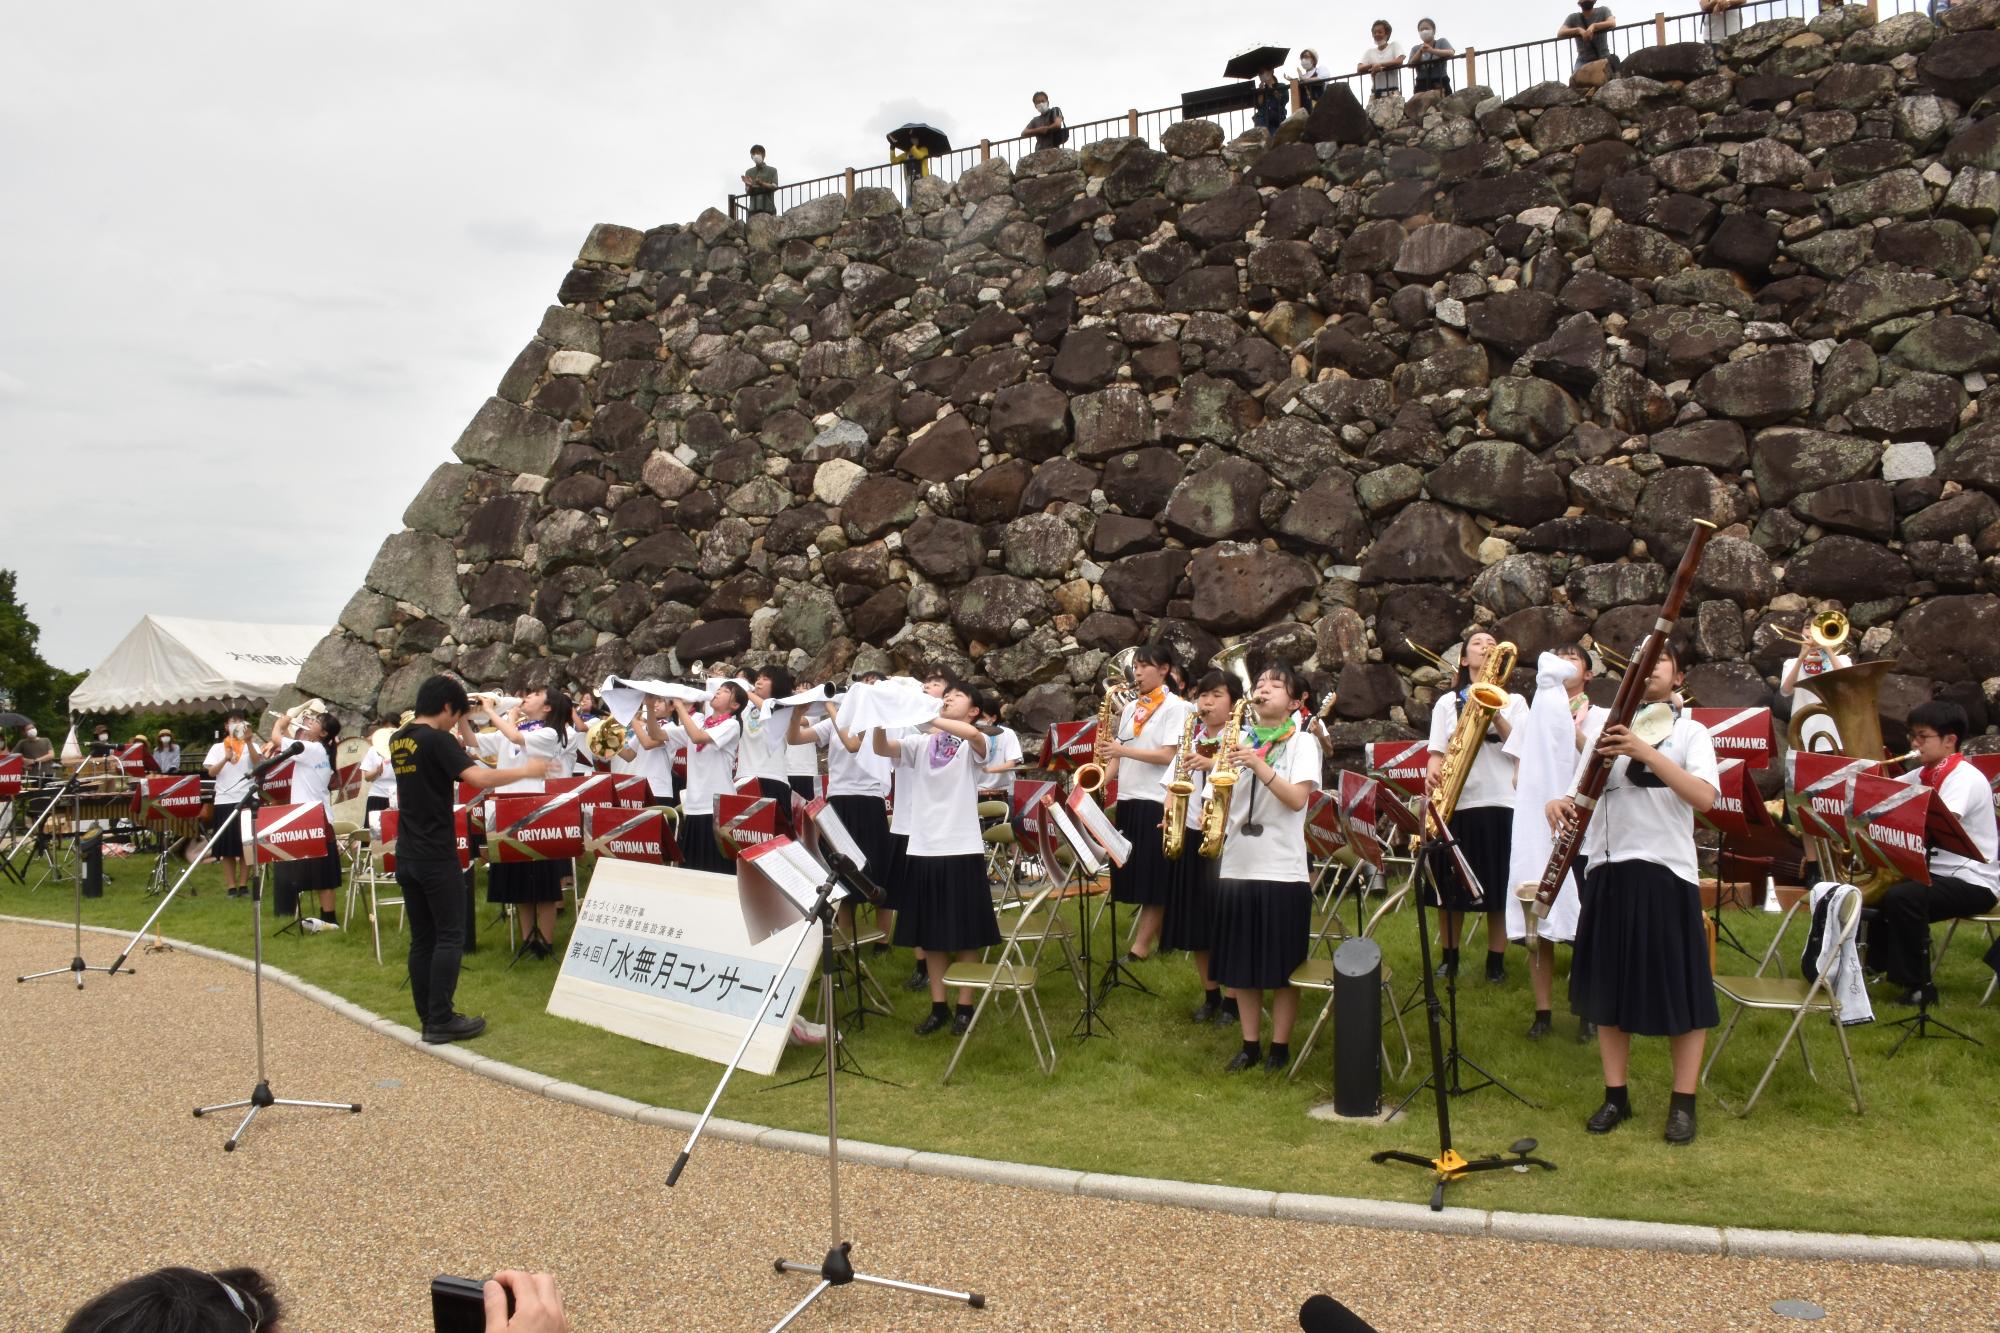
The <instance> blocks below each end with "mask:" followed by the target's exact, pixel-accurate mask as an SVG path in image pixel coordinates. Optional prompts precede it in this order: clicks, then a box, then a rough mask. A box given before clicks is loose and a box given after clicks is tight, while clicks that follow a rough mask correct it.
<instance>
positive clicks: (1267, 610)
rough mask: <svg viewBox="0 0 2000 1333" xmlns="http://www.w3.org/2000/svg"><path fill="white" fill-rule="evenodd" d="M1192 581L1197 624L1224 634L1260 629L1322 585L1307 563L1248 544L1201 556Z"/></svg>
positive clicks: (1202, 552)
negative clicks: (1259, 627)
mask: <svg viewBox="0 0 2000 1333" xmlns="http://www.w3.org/2000/svg"><path fill="white" fill-rule="evenodd" d="M1188 577H1189V580H1190V582H1192V584H1193V585H1194V618H1195V621H1196V623H1198V624H1200V625H1201V626H1203V627H1204V628H1206V629H1210V630H1213V631H1215V632H1216V633H1218V634H1230V633H1235V632H1238V631H1241V630H1246V629H1255V628H1257V627H1258V626H1260V625H1263V624H1264V623H1266V622H1267V621H1268V620H1270V619H1271V617H1273V616H1275V615H1277V614H1279V613H1280V612H1282V611H1284V610H1285V609H1286V608H1288V607H1290V606H1291V605H1292V603H1294V602H1296V601H1298V599H1299V598H1301V597H1303V596H1305V595H1306V594H1307V593H1309V592H1311V591H1312V590H1313V589H1314V588H1316V587H1318V586H1319V575H1318V574H1317V573H1316V572H1315V571H1314V569H1313V567H1312V566H1311V565H1309V564H1307V563H1306V562H1305V561H1304V560H1301V559H1299V557H1297V556H1295V555H1285V554H1281V553H1279V552H1275V551H1267V550H1265V549H1264V548H1263V547H1261V546H1255V545H1251V544H1249V543H1246V542H1218V543H1216V544H1215V545H1213V546H1207V547H1204V548H1202V549H1201V550H1200V551H1197V552H1196V553H1195V556H1194V559H1193V561H1192V562H1191V563H1190V566H1189V569H1188Z"/></svg>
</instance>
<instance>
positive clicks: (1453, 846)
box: [1369, 800, 1556, 1212]
mask: <svg viewBox="0 0 2000 1333" xmlns="http://www.w3.org/2000/svg"><path fill="white" fill-rule="evenodd" d="M1420 809H1421V813H1422V816H1423V817H1424V827H1425V829H1426V830H1430V829H1433V828H1434V829H1435V830H1436V834H1435V836H1436V837H1438V838H1440V839H1441V840H1442V841H1443V843H1444V845H1445V846H1446V847H1447V848H1448V849H1450V851H1451V855H1452V859H1453V860H1454V861H1455V862H1456V863H1457V865H1458V870H1459V873H1460V874H1461V875H1463V876H1465V880H1466V883H1467V884H1477V883H1478V880H1477V879H1476V878H1474V877H1473V874H1472V868H1471V867H1470V866H1468V865H1467V864H1466V863H1465V857H1464V856H1463V855H1462V854H1461V853H1460V851H1459V848H1458V842H1457V840H1456V839H1454V838H1453V837H1452V836H1451V830H1450V829H1448V828H1446V827H1445V826H1444V822H1443V821H1442V820H1439V819H1438V818H1437V817H1436V811H1435V809H1434V808H1433V807H1432V805H1431V803H1430V802H1429V801H1428V800H1426V801H1424V802H1423V804H1422V806H1421V807H1420ZM1432 836H1433V835H1432V834H1431V833H1430V832H1428V831H1427V832H1426V833H1425V834H1424V836H1423V838H1422V839H1421V840H1420V841H1419V842H1418V844H1417V854H1416V857H1415V859H1414V862H1413V864H1412V866H1411V869H1410V873H1411V874H1412V875H1423V874H1428V875H1429V876H1430V879H1431V886H1432V888H1433V889H1435V888H1436V887H1437V876H1436V874H1435V872H1434V870H1433V869H1432V867H1431V865H1430V856H1429V852H1430V849H1431V839H1432ZM1415 887H1416V888H1417V892H1416V893H1415V894H1414V895H1412V896H1414V897H1415V898H1416V900H1417V948H1418V957H1419V959H1420V964H1419V965H1420V966H1421V968H1422V970H1423V972H1422V975H1423V987H1424V1019H1425V1022H1426V1024H1427V1025H1428V1027H1429V1029H1430V1046H1431V1072H1430V1073H1429V1074H1427V1075H1425V1077H1424V1079H1423V1082H1421V1083H1418V1084H1417V1086H1416V1087H1415V1088H1412V1089H1411V1090H1410V1095H1409V1096H1408V1097H1405V1098H1404V1099H1403V1101H1402V1104H1401V1105H1399V1106H1398V1107H1397V1108H1396V1110H1395V1111H1392V1112H1391V1113H1390V1118H1391V1119H1394V1118H1395V1116H1396V1114H1397V1113H1398V1112H1400V1111H1401V1110H1402V1109H1403V1107H1405V1106H1408V1105H1409V1104H1410V1102H1411V1101H1412V1100H1413V1099H1414V1098H1415V1097H1416V1095H1417V1093H1419V1092H1421V1091H1422V1090H1423V1089H1424V1086H1425V1085H1426V1084H1428V1085H1429V1086H1430V1088H1431V1097H1432V1100H1433V1101H1435V1102H1436V1103H1437V1125H1438V1151H1437V1156H1435V1157H1421V1156H1418V1155H1417V1154H1416V1153H1412V1152H1402V1151H1399V1150H1396V1149H1393V1148H1392V1149H1387V1150H1385V1151H1382V1152H1378V1153H1374V1154H1372V1155H1371V1156H1370V1157H1369V1160H1370V1161H1372V1162H1403V1163H1406V1164H1408V1165H1410V1166H1420V1167H1423V1168H1424V1169H1426V1170H1428V1171H1430V1172H1431V1173H1432V1175H1433V1176H1434V1177H1435V1181H1434V1183H1433V1184H1432V1186H1431V1211H1432V1212H1441V1211H1442V1210H1443V1209H1444V1187H1445V1186H1446V1185H1449V1184H1451V1183H1452V1182H1453V1181H1454V1180H1459V1179H1462V1178H1463V1177H1465V1176H1468V1175H1471V1174H1473V1173H1474V1172H1478V1171H1502V1170H1507V1169H1510V1168H1514V1167H1521V1168H1524V1169H1525V1168H1526V1167H1529V1166H1539V1167H1541V1168H1542V1169H1543V1170H1546V1171H1553V1170H1555V1169H1556V1168H1555V1163H1553V1162H1548V1161H1544V1160H1543V1159H1542V1158H1539V1157H1534V1156H1530V1154H1531V1153H1533V1152H1534V1151H1535V1149H1536V1147H1537V1146H1538V1145H1537V1144H1536V1142H1535V1140H1533V1139H1516V1140H1515V1141H1514V1143H1513V1145H1512V1146H1511V1147H1510V1148H1508V1150H1507V1151H1509V1152H1511V1153H1513V1154H1514V1156H1512V1157H1511V1158H1508V1157H1502V1156H1501V1155H1500V1154H1499V1153H1493V1154H1490V1155H1488V1156H1485V1157H1481V1158H1478V1159H1476V1160H1471V1161H1468V1160H1467V1159H1466V1158H1464V1157H1462V1156H1460V1154H1459V1152H1458V1149H1456V1148H1454V1147H1453V1146H1452V1142H1451V1096H1450V1094H1451V1092H1453V1091H1456V1090H1457V1088H1456V1084H1457V1075H1456V1073H1455V1072H1454V1074H1453V1076H1452V1083H1453V1086H1452V1087H1451V1088H1449V1089H1448V1088H1447V1087H1446V1084H1445V1053H1444V1044H1443V1038H1442V1034H1441V1033H1440V1032H1439V1030H1438V1029H1439V1010H1440V1008H1441V1007H1442V1006H1441V1005H1440V1004H1439V1003H1438V994H1437V978H1436V977H1435V976H1433V975H1432V973H1431V928H1430V922H1429V921H1428V919H1427V918H1426V916H1425V912H1424V895H1423V892H1422V886H1421V885H1417V886H1415ZM1439 901H1443V900H1442V899H1440V900H1439ZM1451 988H1452V989H1453V990H1454V991H1455V989H1456V978H1453V979H1452V986H1451ZM1456 1018H1457V1010H1456V1005H1455V1004H1454V1008H1453V1022H1454V1027H1453V1035H1452V1052H1451V1054H1452V1059H1453V1060H1454V1061H1459V1060H1462V1059H1463V1057H1462V1056H1460V1055H1459V1053H1458V1045H1457V1030H1456ZM1464 1063H1465V1064H1467V1065H1470V1066H1471V1067H1472V1068H1473V1069H1474V1070H1475V1071H1477V1072H1478V1073H1479V1074H1481V1075H1482V1076H1484V1077H1485V1079H1486V1083H1491V1084H1494V1085H1495V1086H1498V1087H1500V1088H1501V1089H1502V1090H1504V1091H1506V1092H1507V1093H1509V1094H1510V1095H1512V1096H1514V1097H1515V1098H1517V1099H1518V1100H1520V1101H1521V1102H1523V1103H1524V1104H1528V1105H1532V1103H1529V1102H1528V1100H1527V1098H1525V1097H1522V1096H1521V1094H1519V1093H1518V1092H1515V1091H1514V1090H1513V1089H1512V1088H1509V1087H1507V1085H1506V1084H1504V1083H1501V1082H1500V1081H1499V1080H1498V1079H1496V1078H1494V1077H1493V1076H1492V1075H1491V1074H1487V1073H1486V1071H1485V1070H1483V1069H1480V1068H1479V1066H1478V1065H1475V1064H1472V1062H1471V1061H1470V1060H1464ZM1486 1083H1480V1084H1475V1085H1473V1087H1472V1088H1468V1089H1466V1090H1465V1091H1468V1092H1470V1091H1477V1090H1478V1089H1479V1088H1482V1087H1485V1086H1486Z"/></svg>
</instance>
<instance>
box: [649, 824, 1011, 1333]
mask: <svg viewBox="0 0 2000 1333" xmlns="http://www.w3.org/2000/svg"><path fill="white" fill-rule="evenodd" d="M829 859H830V860H831V861H832V862H833V866H834V871H833V873H832V874H831V875H829V876H827V878H826V881H825V883H823V884H821V885H820V889H819V896H818V897H817V898H816V899H815V900H814V901H813V904H812V907H811V908H810V909H809V910H808V911H807V912H806V914H805V915H806V917H807V918H808V919H809V920H811V921H813V922H815V923H816V924H817V926H818V928H819V931H820V936H821V941H822V948H823V949H830V948H831V947H832V946H831V940H832V935H833V911H834V903H835V894H836V893H838V892H839V891H840V885H841V882H842V880H843V879H846V878H848V877H849V876H850V875H851V874H852V873H853V867H852V866H851V865H848V864H847V863H846V858H844V857H842V856H840V854H839V853H837V852H833V853H831V854H830V855H829ZM810 934H811V931H809V930H808V931H802V932H800V934H799V938H798V940H797V942H795V943H794V944H793V945H792V952H791V954H790V956H788V957H787V958H786V959H785V963H784V966H783V967H782V968H780V969H779V971H778V976H779V977H783V976H784V975H785V974H786V973H788V972H790V971H791V970H792V968H793V966H794V965H795V964H796V963H797V962H798V958H799V953H800V951H801V950H803V949H804V948H805V942H806V939H807V937H808V936H809V935H810ZM819 984H820V1002H821V1005H822V1006H823V1007H824V1009H825V1011H826V1015H827V1024H826V1039H827V1041H828V1042H829V1043H833V1044H837V1043H838V1042H839V1040H840V1031H839V1014H838V1012H837V1011H836V1010H835V1008H834V1000H833V979H832V977H831V976H830V975H829V974H828V972H827V970H826V968H825V967H821V968H820V974H819ZM778 990H779V988H778V986H777V985H776V984H775V983H774V984H773V985H772V986H770V988H769V989H768V990H767V991H766V993H765V996H764V1003H763V1005H762V1006H760V1007H759V1009H758V1010H757V1014H756V1016H755V1017H754V1018H752V1019H751V1020H750V1024H749V1026H748V1028H747V1029H746V1030H745V1031H744V1033H743V1040H742V1041H741V1042H740V1043H738V1045H737V1047H736V1053H735V1054H734V1055H732V1056H730V1057H729V1064H728V1065H727V1066H726V1067H725V1068H724V1069H723V1071H722V1077H721V1078H720V1079H719V1080H717V1082H716V1085H715V1091H714V1092H713V1093H712V1094H710V1096H709V1099H708V1105H707V1106H706V1107H704V1108H703V1109H702V1113H701V1119H699V1120H697V1121H696V1122H695V1126H694V1132H693V1133H691V1134H689V1135H688V1141H687V1144H686V1146H684V1147H683V1148H682V1149H681V1151H680V1155H679V1156H678V1157H676V1158H674V1164H673V1167H672V1168H671V1169H670V1170H669V1171H668V1172H667V1185H668V1186H669V1188H671V1187H672V1186H673V1185H674V1183H675V1182H677V1181H678V1180H679V1179H680V1177H681V1172H682V1170H684V1169H685V1168H686V1166H687V1164H688V1157H689V1156H690V1154H692V1153H693V1152H694V1146H695V1144H696V1142H698V1141H699V1140H700V1138H701V1134H702V1131H703V1130H704V1129H705V1128H707V1126H708V1121H709V1117H710V1116H712V1115H714V1113H715V1107H716V1103H718V1102H720V1101H721V1100H722V1092H723V1089H724V1088H726V1087H728V1086H729V1078H730V1075H732V1074H734V1073H735V1072H736V1067H737V1066H738V1065H739V1064H741V1063H742V1061H743V1055H744V1053H745V1052H746V1051H748V1050H749V1049H750V1042H751V1040H752V1038H754V1037H755V1036H756V1035H757V1031H758V1029H759V1027H760V1026H761V1025H762V1024H763V1022H764V1016H765V1014H767V1013H769V1012H770V1009H771V1006H772V1004H773V1003H775V1002H776V1000H777V996H778ZM840 1063H841V1062H840V1060H839V1059H838V1057H837V1056H836V1058H834V1059H831V1060H828V1061H826V1166H827V1213H828V1219H829V1235H830V1237H831V1244H830V1246H829V1248H828V1249H827V1252H826V1256H825V1258H823V1259H821V1260H820V1261H819V1262H818V1263H817V1264H808V1263H800V1262H797V1261H795V1260H791V1259H784V1258H780V1259H777V1260H775V1261H773V1264H772V1268H773V1270H774V1271H776V1272H779V1273H811V1274H814V1275H815V1276H817V1277H818V1279H819V1281H818V1282H816V1283H815V1284H814V1285H813V1289H812V1290H811V1291H809V1292H807V1293H806V1297H805V1299H804V1300H802V1301H800V1302H799V1303H798V1304H797V1305H795V1306H793V1307H792V1308H791V1310H790V1311H788V1312H787V1313H786V1315H785V1317H784V1318H783V1319H780V1320H779V1321H778V1322H777V1323H775V1324H773V1325H772V1326H771V1333H778V1330H779V1329H782V1328H785V1327H787V1326H789V1325H790V1324H791V1323H792V1321H793V1320H795V1319H797V1318H798V1317H799V1316H800V1315H802V1314H804V1313H805V1312H806V1310H807V1308H808V1307H810V1306H811V1305H812V1303H813V1302H814V1301H816V1300H818V1299H819V1298H820V1297H821V1296H824V1295H825V1294H826V1293H827V1292H828V1291H829V1290H831V1289H832V1288H834V1287H845V1286H848V1285H850V1284H852V1283H856V1282H859V1283H862V1284H864V1285H866V1286H873V1287H890V1288H893V1289H895V1290H897V1291H909V1292H915V1293H916V1294H918V1295H920V1296H936V1297H939V1298H941V1299H943V1300H948V1301H963V1302H964V1303H965V1304H967V1305H969V1306H971V1307H972V1308H973V1309H975V1310H982V1309H984V1308H986V1298H985V1297H984V1296H982V1295H980V1294H979V1293H978V1292H976V1291H950V1290H947V1289H945V1288H943V1287H927V1286H924V1285H923V1284H921V1283H917V1282H904V1281H901V1280H899V1279H896V1278H887V1277H877V1276H875V1275H874V1274H872V1273H860V1272H856V1271H855V1268H854V1264H853V1262H852V1261H851V1260H849V1258H848V1253H849V1252H850V1251H851V1250H852V1249H853V1248H854V1242H853V1241H849V1240H842V1239H841V1235H840V1078H839V1070H840Z"/></svg>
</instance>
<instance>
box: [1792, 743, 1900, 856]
mask: <svg viewBox="0 0 2000 1333" xmlns="http://www.w3.org/2000/svg"><path fill="white" fill-rule="evenodd" d="M1880 767H1881V764H1880V762H1878V761H1877V760H1874V759H1852V758H1849V757H1848V756H1847V755H1844V754H1809V753H1807V752H1805V751H1803V750H1792V751H1790V752H1789V753H1787V754H1786V755H1785V806H1786V808H1787V809H1789V810H1790V811H1791V812H1792V818H1793V819H1794V820H1795V821H1796V822H1797V824H1798V826H1799V832H1800V834H1801V835H1802V836H1804V837H1808V838H1824V839H1826V840H1828V841H1831V842H1834V843H1837V844H1839V845H1840V846H1843V847H1845V846H1846V845H1847V836H1848V830H1847V797H1848V792H1847V780H1848V779H1849V778H1851V777H1854V776H1856V775H1857V774H1862V773H1874V772H1875V771H1876V770H1877V769H1879V768H1880Z"/></svg>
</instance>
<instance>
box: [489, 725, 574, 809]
mask: <svg viewBox="0 0 2000 1333" xmlns="http://www.w3.org/2000/svg"><path fill="white" fill-rule="evenodd" d="M479 754H480V757H481V758H485V757H487V756H489V755H490V756H491V757H492V759H493V766H494V767H495V768H516V767H518V766H519V765H520V764H521V763H522V762H523V761H525V760H528V759H553V760H556V761H557V763H556V767H555V769H554V770H553V771H552V772H551V773H550V775H549V776H551V777H558V778H566V777H568V776H569V775H570V773H571V766H570V765H571V758H572V754H573V752H572V750H571V749H570V746H569V743H568V742H567V741H565V740H564V739H563V738H562V737H561V736H558V735H556V729H555V728H554V727H531V728H528V729H526V730H524V731H522V733H521V744H519V745H516V744H514V742H512V741H510V740H508V739H507V738H506V737H505V736H503V735H501V734H500V732H498V731H497V730H496V731H482V732H480V733H479ZM546 785H547V784H546V783H545V782H544V780H543V779H541V778H519V779H517V780H515V781H513V782H510V783H508V784H507V785H506V786H504V787H496V788H495V789H494V791H495V793H496V794H498V795H502V796H514V795H519V794H523V793H525V794H528V795H535V794H537V793H540V792H541V791H543V790H545V789H546Z"/></svg>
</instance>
